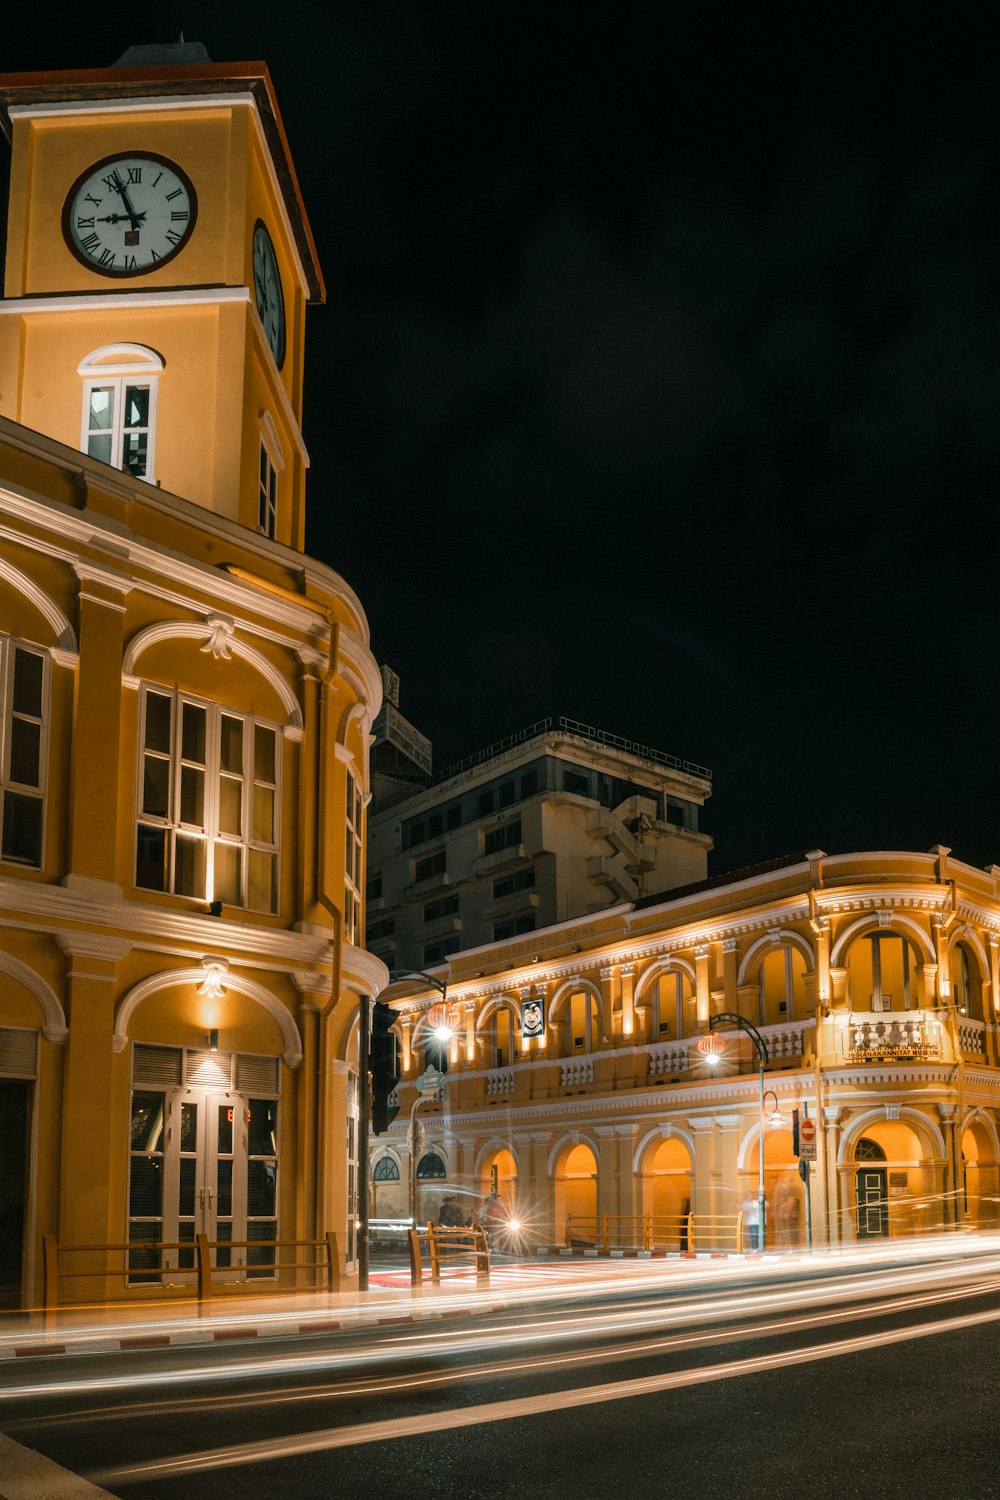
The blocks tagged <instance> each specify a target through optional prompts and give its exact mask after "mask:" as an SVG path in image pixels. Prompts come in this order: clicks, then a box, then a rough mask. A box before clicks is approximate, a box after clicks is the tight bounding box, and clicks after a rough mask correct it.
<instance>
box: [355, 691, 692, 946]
mask: <svg viewBox="0 0 1000 1500" xmlns="http://www.w3.org/2000/svg"><path fill="white" fill-rule="evenodd" d="M389 714H392V715H394V718H393V720H392V721H391V722H389V721H388V719H387V715H389ZM396 724H401V725H402V726H403V727H404V729H405V730H408V731H409V734H408V735H406V736H404V735H403V734H401V733H400V732H399V730H398V729H397V728H394V727H393V726H394V725H396ZM375 732H376V747H375V770H374V777H373V785H374V802H373V805H372V807H371V809H370V812H369V842H368V888H367V894H368V928H367V939H366V941H367V945H368V947H369V949H370V950H371V951H372V952H373V953H376V954H377V955H378V956H379V957H380V958H382V959H383V960H384V961H385V962H386V963H387V964H388V965H389V967H390V969H393V970H397V971H403V970H407V969H426V968H429V967H433V966H434V965H436V964H440V963H442V962H444V961H445V960H446V959H447V958H448V957H449V955H451V954H453V953H456V952H458V951H460V950H464V949H468V948H475V947H478V946H479V945H481V944H484V943H492V942H498V941H503V940H507V939H511V938H515V937H517V936H519V935H521V934H524V933H529V932H533V931H534V930H535V929H536V928H542V927H549V926H552V925H553V924H555V923H557V922H563V921H566V920H568V919H570V918H574V917H580V916H584V915H586V914H587V913H589V912H596V911H603V910H604V909H606V908H607V907H609V906H614V905H615V904H617V903H619V902H632V901H636V900H639V899H641V898H642V897H644V896H649V895H655V894H659V893H662V892H665V891H670V890H676V889H678V888H680V887H684V886H687V885H689V884H691V883H693V882H696V881H700V880H703V879H704V878H705V877H706V875H707V860H708V852H709V850H710V849H711V848H712V840H711V838H710V837H709V836H708V835H707V834H705V833H703V832H702V831H701V826H700V823H701V814H702V808H703V806H704V804H705V802H706V800H707V799H708V797H709V796H710V795H711V791H712V773H711V771H709V770H708V769H706V767H704V766H700V765H696V764H694V763H693V762H690V761H682V760H679V759H677V758H676V757H675V756H672V755H667V754H665V753H663V752H662V751H659V750H654V749H651V748H650V747H649V746H647V745H642V744H637V743H634V742H633V741H631V740H626V739H621V738H619V737H618V736H615V735H611V734H606V733H604V732H603V731H600V730H597V729H594V728H592V727H591V726H590V725H587V724H581V723H578V722H577V721H576V720H574V719H565V718H560V719H558V720H553V719H543V720H541V721H540V722H539V723H536V724H533V725H531V726H530V727H529V728H528V729H525V730H522V731H521V732H520V733H519V734H516V735H512V736H510V737H509V738H507V739H505V740H502V741H500V742H499V743H498V744H495V745H491V746H489V747H488V748H487V749H485V750H481V751H479V752H478V753H477V754H475V755H472V756H469V757H468V758H467V759H466V760H464V761H461V762H460V763H458V764H457V765H453V766H450V767H448V768H447V769H446V770H444V771H442V772H440V773H438V774H437V775H436V776H434V777H433V778H430V777H429V776H428V775H427V774H426V770H427V767H428V766H429V761H430V746H429V745H428V743H427V742H426V741H424V740H422V739H420V737H419V736H418V740H419V745H418V749H419V750H420V754H419V756H418V757H416V758H415V757H414V755H413V744H412V743H411V741H412V736H413V735H414V734H415V733H416V731H413V730H412V726H409V725H407V724H406V721H405V720H403V719H402V716H401V715H399V713H398V708H397V707H396V705H395V704H394V703H393V692H392V684H391V683H389V684H388V690H387V702H386V707H385V708H384V709H383V713H382V714H381V715H380V717H379V720H378V721H376V725H375ZM387 754H388V755H390V756H391V759H392V766H391V769H390V771H389V773H388V774H382V775H380V765H381V766H383V767H384V766H385V764H386V759H385V757H386V755H387ZM407 771H408V772H409V774H410V777H411V779H410V780H406V779H405V776H406V774H407ZM421 772H423V775H422V780H423V781H424V782H425V784H424V785H415V784H414V783H415V780H417V779H418V778H421Z"/></svg>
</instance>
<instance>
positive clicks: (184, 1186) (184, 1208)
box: [177, 1156, 198, 1214]
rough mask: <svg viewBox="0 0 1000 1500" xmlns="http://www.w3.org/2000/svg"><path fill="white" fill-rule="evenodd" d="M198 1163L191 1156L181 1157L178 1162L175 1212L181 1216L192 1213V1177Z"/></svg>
mask: <svg viewBox="0 0 1000 1500" xmlns="http://www.w3.org/2000/svg"><path fill="white" fill-rule="evenodd" d="M197 1165H198V1163H197V1162H196V1160H195V1158H194V1157H193V1156H182V1157H181V1160H180V1180H179V1182H178V1188H177V1212H178V1213H181V1214H193V1213H194V1176H195V1168H196V1167H197Z"/></svg>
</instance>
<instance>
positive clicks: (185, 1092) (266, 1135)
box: [129, 1088, 278, 1282]
mask: <svg viewBox="0 0 1000 1500" xmlns="http://www.w3.org/2000/svg"><path fill="white" fill-rule="evenodd" d="M277 1123H278V1102H277V1100H276V1099H252V1098H248V1097H246V1096H245V1095H243V1094H241V1093H238V1092H236V1091H227V1092H210V1091H208V1090H202V1089H196V1088H175V1089H168V1090H164V1091H159V1090H156V1091H154V1090H139V1089H137V1090H136V1091H135V1092H134V1094H133V1098H132V1163H131V1178H130V1201H129V1239H130V1242H131V1243H132V1244H136V1243H138V1242H139V1241H147V1242H148V1241H152V1240H158V1241H160V1242H161V1243H165V1244H170V1243H173V1242H176V1243H177V1244H179V1245H180V1249H179V1250H163V1251H162V1252H159V1253H158V1254H155V1253H154V1252H140V1251H137V1250H136V1251H133V1252H132V1254H131V1269H132V1280H133V1281H135V1280H142V1279H144V1278H143V1277H142V1275H141V1272H142V1270H143V1269H144V1268H145V1267H151V1266H153V1265H154V1264H158V1265H159V1266H160V1267H162V1269H164V1270H165V1271H168V1272H176V1273H178V1274H176V1275H170V1276H168V1277H165V1278H164V1279H165V1280H169V1281H176V1282H184V1281H187V1280H193V1279H194V1273H195V1250H194V1245H195V1239H196V1236H198V1235H202V1234H203V1235H204V1236H205V1238H206V1239H207V1240H208V1241H209V1242H210V1243H211V1244H212V1245H214V1246H215V1248H214V1250H213V1251H212V1263H213V1266H214V1267H215V1277H214V1279H215V1280H230V1281H236V1280H242V1279H243V1278H245V1277H247V1276H250V1277H253V1276H270V1275H273V1274H274V1271H273V1263H274V1253H273V1251H272V1249H271V1248H270V1246H268V1245H266V1243H261V1245H260V1247H259V1249H258V1248H255V1247H254V1246H253V1245H251V1246H250V1248H249V1249H245V1248H243V1247H241V1246H240V1245H239V1242H240V1241H255V1240H256V1241H262V1242H266V1241H270V1240H274V1239H275V1238H276V1237H277V1170H278V1154H277ZM230 1244H235V1248H233V1249H229V1248H228V1246H229V1245H230ZM188 1246H190V1247H191V1248H190V1249H188V1248H187V1247H188ZM154 1255H155V1258H154ZM136 1273H139V1274H136Z"/></svg>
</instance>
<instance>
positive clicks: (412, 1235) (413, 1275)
mask: <svg viewBox="0 0 1000 1500" xmlns="http://www.w3.org/2000/svg"><path fill="white" fill-rule="evenodd" d="M407 1234H408V1235H409V1239H410V1285H411V1286H420V1284H421V1282H422V1281H423V1279H424V1263H423V1255H422V1253H421V1249H420V1236H419V1234H418V1233H417V1231H416V1230H415V1229H409V1230H407Z"/></svg>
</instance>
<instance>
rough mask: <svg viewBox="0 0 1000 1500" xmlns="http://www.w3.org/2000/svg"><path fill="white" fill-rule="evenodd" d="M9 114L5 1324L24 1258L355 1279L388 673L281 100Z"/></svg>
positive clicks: (158, 87)
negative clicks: (327, 1261)
mask: <svg viewBox="0 0 1000 1500" xmlns="http://www.w3.org/2000/svg"><path fill="white" fill-rule="evenodd" d="M0 114H2V119H3V124H4V127H5V130H6V133H7V135H8V139H9V140H10V143H11V150H12V163H11V193H10V218H9V229H8V241H7V251H6V268H5V285H4V300H3V301H2V302H0V581H2V593H0V598H2V610H0V704H2V711H3V717H2V722H0V752H2V774H3V780H2V786H0V795H2V799H3V809H2V827H3V844H2V853H0V914H2V923H0V1142H2V1145H0V1225H2V1229H0V1255H2V1267H0V1273H2V1274H0V1281H2V1296H3V1300H4V1301H5V1302H6V1303H7V1304H8V1305H17V1304H18V1303H31V1302H32V1301H33V1300H37V1297H38V1295H39V1282H38V1274H39V1246H40V1241H41V1236H42V1235H43V1234H45V1233H49V1234H52V1235H55V1236H56V1237H57V1238H58V1240H59V1241H60V1242H63V1243H69V1244H79V1243H81V1242H89V1243H105V1242H106V1243H109V1244H120V1243H124V1242H126V1241H137V1240H143V1241H152V1240H164V1241H180V1242H182V1243H186V1242H188V1241H190V1240H191V1239H192V1238H193V1236H194V1235H195V1234H198V1233H204V1234H206V1235H207V1236H208V1237H209V1238H210V1239H211V1240H215V1241H223V1242H224V1241H226V1240H227V1239H232V1240H235V1241H239V1240H260V1241H266V1240H269V1239H274V1238H275V1237H276V1236H277V1235H279V1234H280V1235H281V1236H284V1237H290V1238H295V1237H312V1236H314V1235H321V1234H322V1233H323V1232H324V1231H325V1230H328V1229H329V1230H334V1231H336V1232H337V1233H338V1235H339V1238H340V1245H341V1250H342V1254H343V1256H344V1257H345V1258H346V1260H347V1262H348V1263H350V1262H351V1261H352V1259H353V1256H354V1240H353V1228H352V1226H353V1222H354V1215H353V1204H352V1203H351V1201H350V1200H351V1196H352V1194H353V1193H354V1192H355V1187H356V1183H355V1166H356V1164H355V1163H352V1153H354V1152H355V1151H356V1147H355V1145H354V1143H355V1142H356V1132H355V1130H354V1120H355V1119H356V1114H357V1087H356V1078H355V1075H354V1074H353V1073H352V1071H351V1068H350V1066H349V1062H348V1049H349V1038H350V1035H351V1028H352V1025H353V1023H354V1022H355V1019H356V1014H357V1006H358V996H359V994H361V993H370V992H371V991H372V990H377V989H378V988H379V985H380V982H381V977H382V976H383V974H384V971H383V968H382V965H381V964H380V963H379V962H378V960H377V959H375V958H373V957H372V956H371V955H370V954H368V953H366V952H365V950H364V948H363V947H362V922H363V905H362V894H363V839H364V817H365V812H364V809H365V805H366V801H367V797H368V739H369V733H370V729H371V724H372V721H373V719H374V716H375V714H376V713H377V712H378V708H379V704H380V701H381V685H380V680H379V674H378V670H377V667H376V664H375V662H374V659H373V658H372V656H371V653H370V651H369V646H368V627H367V623H366V620H365V616H364V613H363V610H362V608H361V605H360V603H359V601H358V599H357V598H356V596H355V595H354V594H353V592H352V591H351V589H350V588H349V587H348V586H347V585H346V584H345V583H344V581H343V580H342V579H341V578H340V577H339V576H338V575H337V574H336V573H335V572H333V571H332V570H331V569H330V568H328V567H326V566H324V565H322V564H320V563H318V562H316V561H314V560H313V559H310V558H309V557H306V556H305V555H304V554H303V552H302V544H303V536H304V521H305V511H304V505H305V475H306V468H307V465H308V456H307V453H306V449H305V446H304V443H303V439H302V433H301V429H300V421H301V409H302V379H303V333H304V323H305V313H306V307H307V305H309V304H310V303H316V302H319V301H322V300H323V298H324V296H325V292H324V287H323V281H322V276H321V273H320V269H319V265H318V261H317V259H316V254H315V249H314V246H313V242H312V237H311V234H310V230H309V225H308V220H307V218H306V214H305V210H304V207H303V205H302V202H301V200H300V196H299V192H298V187H297V183H296V179H295V173H294V169H293V167H292V163H291V158H290V156H289V153H288V148H287V144H286V142H285V137H284V133H283V130H282V126H281V119H280V115H279V113H278V108H277V103H276V100H275V97H274V93H273V89H272V85H271V82H270V79H269V77H268V74H267V70H266V68H265V67H264V65H263V64H249V65H246V64H243V65H239V66H238V67H235V68H234V67H230V66H226V65H216V64H212V63H211V62H209V61H208V60H207V58H205V56H204V53H203V50H202V49H200V48H191V47H184V46H183V45H181V46H179V47H176V48H165V49H137V50H136V51H135V52H134V53H132V54H127V55H126V57H125V58H124V59H122V60H121V63H120V64H119V65H118V66H116V67H115V68H113V69H109V70H106V71H102V72H96V73H78V74H53V75H46V74H31V75H19V76H8V77H5V78H0ZM143 1254H145V1252H143ZM173 1255H174V1259H173V1261H172V1262H171V1261H168V1262H167V1264H170V1265H172V1266H173V1267H174V1268H175V1270H176V1272H177V1274H176V1275H175V1276H173V1277H172V1278H170V1279H172V1280H174V1281H175V1282H176V1283H177V1285H179V1286H183V1285H184V1284H185V1282H188V1283H189V1282H190V1275H189V1274H188V1273H186V1271H185V1267H186V1266H190V1264H191V1260H190V1256H189V1254H188V1252H185V1251H183V1250H182V1251H180V1252H173ZM246 1258H247V1257H246V1256H244V1254H243V1253H242V1252H240V1253H236V1252H233V1254H232V1256H231V1260H232V1267H231V1270H232V1277H233V1279H234V1280H239V1279H240V1278H242V1277H244V1276H245V1275H246V1274H247V1267H246V1266H245V1264H244V1262H245V1260H246ZM249 1259H250V1261H251V1262H252V1263H253V1265H252V1268H251V1274H253V1275H256V1276H258V1277H267V1276H269V1275H272V1274H273V1273H271V1272H269V1271H268V1269H267V1260H268V1252H265V1251H261V1252H254V1251H253V1250H251V1251H250V1253H249ZM178 1261H179V1264H178ZM133 1264H134V1266H136V1267H138V1266H140V1265H141V1264H143V1260H142V1255H137V1256H136V1257H135V1260H134V1263H133ZM69 1290H70V1292H71V1294H72V1292H73V1290H74V1289H73V1288H70V1289H69ZM80 1290H83V1291H84V1294H85V1295H87V1296H90V1297H94V1296H97V1297H99V1296H101V1295H102V1294H107V1295H111V1294H116V1295H117V1294H120V1292H121V1290H122V1288H121V1282H120V1281H119V1282H117V1283H115V1282H114V1281H113V1280H109V1282H108V1284H107V1286H106V1287H105V1286H103V1285H100V1284H99V1285H97V1286H95V1285H94V1284H93V1283H90V1284H88V1286H87V1287H86V1288H85V1289H80ZM134 1290H135V1291H136V1292H137V1293H141V1292H142V1291H144V1290H145V1291H147V1292H148V1288H144V1287H143V1286H142V1285H141V1284H140V1285H139V1286H137V1287H136V1288H135V1289H134Z"/></svg>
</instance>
